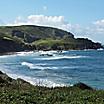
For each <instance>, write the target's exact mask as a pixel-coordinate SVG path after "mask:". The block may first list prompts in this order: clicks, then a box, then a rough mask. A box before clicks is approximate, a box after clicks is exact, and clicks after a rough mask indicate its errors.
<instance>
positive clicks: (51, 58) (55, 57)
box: [35, 55, 87, 60]
mask: <svg viewBox="0 0 104 104" xmlns="http://www.w3.org/2000/svg"><path fill="white" fill-rule="evenodd" d="M85 57H87V56H61V55H60V56H53V57H45V58H35V59H39V60H60V59H76V58H85Z"/></svg>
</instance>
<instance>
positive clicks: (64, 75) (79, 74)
mask: <svg viewBox="0 0 104 104" xmlns="http://www.w3.org/2000/svg"><path fill="white" fill-rule="evenodd" d="M41 54H42V55H41ZM43 54H44V55H43ZM46 54H50V55H52V56H47V55H46ZM0 70H1V71H3V72H5V73H7V74H8V75H9V76H11V77H12V78H23V79H25V80H26V81H29V82H30V83H32V84H35V85H36V84H38V85H42V86H48V87H52V86H53V87H54V86H64V85H73V84H74V83H77V82H83V83H86V84H88V85H90V86H92V87H94V88H98V89H104V51H103V50H89V51H66V52H62V53H57V52H55V51H54V52H53V51H50V52H47V53H46V52H27V53H25V52H21V53H17V54H13V55H4V56H0Z"/></svg>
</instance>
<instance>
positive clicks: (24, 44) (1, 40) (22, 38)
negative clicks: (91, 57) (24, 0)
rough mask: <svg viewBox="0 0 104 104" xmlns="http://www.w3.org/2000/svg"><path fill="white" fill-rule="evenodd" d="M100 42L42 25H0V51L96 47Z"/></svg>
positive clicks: (99, 45)
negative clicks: (76, 36) (75, 36)
mask: <svg viewBox="0 0 104 104" xmlns="http://www.w3.org/2000/svg"><path fill="white" fill-rule="evenodd" d="M98 48H103V47H102V46H101V44H100V43H94V42H92V41H91V40H88V39H84V38H82V39H81V38H78V39H75V38H74V35H73V34H72V33H70V32H67V31H63V30H60V29H56V28H51V27H42V26H11V27H10V26H9V27H8V26H7V27H6V26H3V27H0V52H16V51H25V50H36V49H38V50H51V49H53V50H60V49H61V50H70V49H74V50H75V49H76V50H77V49H78V50H80V49H98Z"/></svg>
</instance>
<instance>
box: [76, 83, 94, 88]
mask: <svg viewBox="0 0 104 104" xmlns="http://www.w3.org/2000/svg"><path fill="white" fill-rule="evenodd" d="M74 87H78V88H80V89H82V90H93V88H91V87H90V86H88V85H86V84H84V83H81V82H79V83H76V84H74Z"/></svg>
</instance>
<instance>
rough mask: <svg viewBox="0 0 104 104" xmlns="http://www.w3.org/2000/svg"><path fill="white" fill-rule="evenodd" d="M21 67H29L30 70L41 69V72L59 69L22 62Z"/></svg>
mask: <svg viewBox="0 0 104 104" xmlns="http://www.w3.org/2000/svg"><path fill="white" fill-rule="evenodd" d="M21 65H23V66H27V67H29V69H39V70H45V69H58V67H46V66H44V65H46V64H32V63H29V62H22V63H21Z"/></svg>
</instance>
